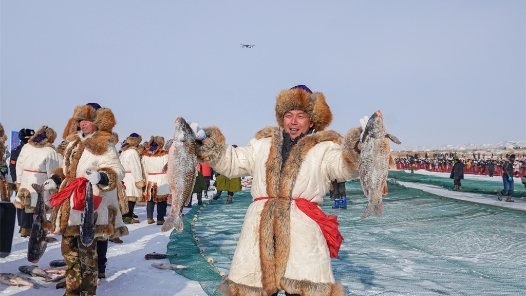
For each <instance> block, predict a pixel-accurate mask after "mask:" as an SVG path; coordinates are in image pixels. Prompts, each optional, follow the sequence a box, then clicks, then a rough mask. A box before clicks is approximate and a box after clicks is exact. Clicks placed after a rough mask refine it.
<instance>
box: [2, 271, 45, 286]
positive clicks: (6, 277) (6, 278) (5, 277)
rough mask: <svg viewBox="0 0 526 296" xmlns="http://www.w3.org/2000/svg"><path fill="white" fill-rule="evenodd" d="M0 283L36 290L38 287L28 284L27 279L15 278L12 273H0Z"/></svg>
mask: <svg viewBox="0 0 526 296" xmlns="http://www.w3.org/2000/svg"><path fill="white" fill-rule="evenodd" d="M0 283H2V284H5V285H8V286H16V287H23V286H28V287H35V288H38V286H35V284H34V283H32V282H30V281H29V280H28V279H26V278H23V277H20V276H17V275H16V274H12V273H0Z"/></svg>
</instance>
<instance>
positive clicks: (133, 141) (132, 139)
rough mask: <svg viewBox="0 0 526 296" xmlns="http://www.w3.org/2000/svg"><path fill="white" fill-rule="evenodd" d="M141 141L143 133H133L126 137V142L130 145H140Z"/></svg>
mask: <svg viewBox="0 0 526 296" xmlns="http://www.w3.org/2000/svg"><path fill="white" fill-rule="evenodd" d="M141 142H142V137H141V135H139V134H137V133H131V134H130V135H129V136H128V137H127V138H126V143H128V145H130V146H134V147H138V146H139V144H141Z"/></svg>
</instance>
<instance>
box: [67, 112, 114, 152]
mask: <svg viewBox="0 0 526 296" xmlns="http://www.w3.org/2000/svg"><path fill="white" fill-rule="evenodd" d="M82 120H89V121H92V122H93V123H94V124H95V126H96V127H97V130H98V131H102V132H109V133H111V131H112V129H113V127H114V126H115V125H116V124H117V121H116V120H115V116H114V115H113V112H112V111H111V109H110V108H105V107H101V106H100V105H99V104H96V103H89V104H86V105H81V106H77V107H75V110H74V111H73V116H72V117H71V118H70V119H69V120H68V123H67V125H66V127H65V128H64V133H63V134H62V138H63V139H64V140H65V139H67V138H68V136H69V135H71V134H73V133H76V132H77V131H79V130H80V121H82ZM117 142H118V141H117Z"/></svg>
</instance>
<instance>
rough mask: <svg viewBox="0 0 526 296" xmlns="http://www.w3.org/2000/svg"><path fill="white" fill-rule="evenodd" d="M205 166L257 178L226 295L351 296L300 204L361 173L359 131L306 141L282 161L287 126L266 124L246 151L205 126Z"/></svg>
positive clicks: (318, 198) (202, 158)
mask: <svg viewBox="0 0 526 296" xmlns="http://www.w3.org/2000/svg"><path fill="white" fill-rule="evenodd" d="M204 130H205V131H206V133H207V135H208V137H209V141H208V142H207V143H206V144H204V145H202V146H200V147H199V149H198V156H199V158H200V161H202V162H207V163H209V164H210V165H211V166H212V167H213V168H214V169H215V170H216V171H217V172H219V173H221V174H224V175H225V176H228V177H230V178H232V177H239V176H247V175H249V176H252V177H253V182H252V188H251V194H252V197H253V199H254V200H255V199H257V198H263V199H261V200H256V201H254V202H253V203H252V204H251V205H250V206H249V208H248V209H247V213H246V216H245V220H244V223H243V227H242V230H241V234H240V236H239V241H238V245H237V248H236V251H235V254H234V258H233V259H232V264H231V267H230V271H229V274H228V276H227V277H225V278H223V280H222V281H221V284H220V287H219V291H220V292H221V293H223V294H224V295H271V294H272V293H275V292H276V291H278V290H285V291H287V292H288V293H294V294H300V295H327V296H328V295H345V291H344V289H343V286H342V285H341V283H339V282H336V281H335V279H334V275H333V273H332V266H331V258H330V254H329V248H328V246H327V241H326V240H325V238H324V236H323V233H322V231H321V229H320V227H319V225H318V224H317V223H316V222H315V221H313V220H312V219H311V218H309V217H308V216H307V215H306V214H305V213H303V212H302V211H301V210H300V209H299V208H298V207H297V205H296V202H295V200H294V199H296V198H301V199H306V200H308V201H310V202H312V203H315V204H321V203H322V202H323V197H324V196H325V194H326V193H327V191H328V189H329V186H330V180H334V179H338V180H342V181H343V180H349V179H351V178H353V177H356V176H358V171H357V170H356V161H357V159H358V155H359V154H358V152H357V151H356V150H355V144H356V143H357V141H358V139H359V136H360V131H359V130H358V129H352V130H350V131H349V132H348V133H347V135H346V136H345V137H342V136H340V135H339V134H338V133H336V132H334V131H321V132H317V133H315V134H312V135H308V136H305V137H303V138H302V139H300V140H299V141H298V143H297V144H296V145H294V146H293V147H292V149H291V151H290V153H289V157H288V158H287V160H286V161H285V163H282V155H281V148H282V145H283V134H282V131H283V130H282V129H281V128H278V127H267V128H265V129H263V130H261V131H260V132H258V133H257V134H256V137H255V138H254V139H252V140H251V141H250V142H249V143H248V145H247V146H245V147H238V148H234V147H232V146H230V145H226V144H225V139H224V137H223V135H222V134H221V132H220V131H219V130H218V129H217V128H216V127H211V128H205V129H204Z"/></svg>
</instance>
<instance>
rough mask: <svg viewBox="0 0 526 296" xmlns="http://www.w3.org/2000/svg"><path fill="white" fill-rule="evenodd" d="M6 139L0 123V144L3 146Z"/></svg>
mask: <svg viewBox="0 0 526 296" xmlns="http://www.w3.org/2000/svg"><path fill="white" fill-rule="evenodd" d="M6 140H7V136H6V135H5V130H4V126H3V125H2V124H1V123H0V144H2V146H3V145H4V143H5V141H6ZM2 155H3V154H2Z"/></svg>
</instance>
